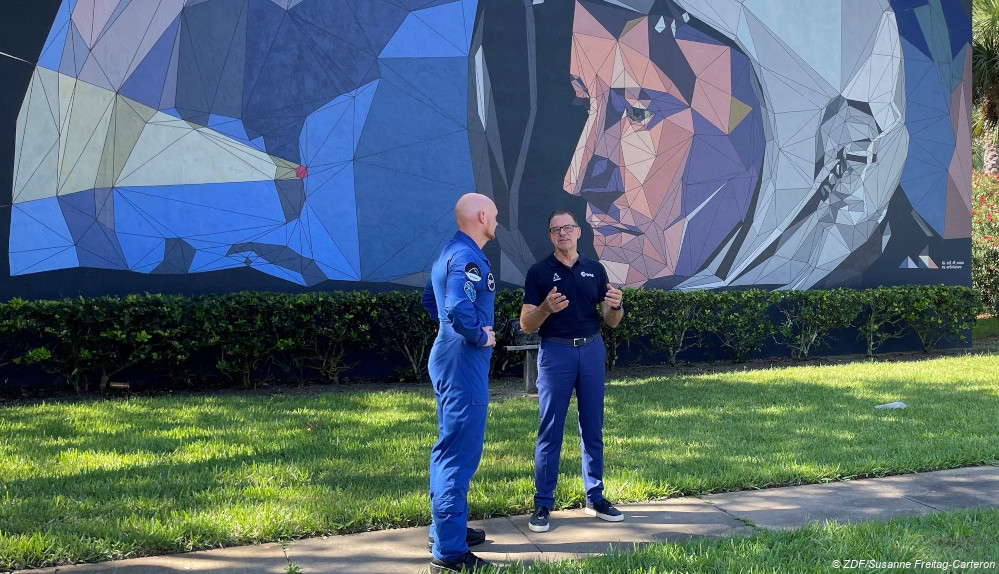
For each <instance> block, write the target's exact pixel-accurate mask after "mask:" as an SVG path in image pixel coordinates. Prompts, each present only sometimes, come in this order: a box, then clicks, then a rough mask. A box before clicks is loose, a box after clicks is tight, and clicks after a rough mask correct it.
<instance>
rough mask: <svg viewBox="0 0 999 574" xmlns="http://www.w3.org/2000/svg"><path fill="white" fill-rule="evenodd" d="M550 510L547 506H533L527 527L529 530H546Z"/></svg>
mask: <svg viewBox="0 0 999 574" xmlns="http://www.w3.org/2000/svg"><path fill="white" fill-rule="evenodd" d="M551 512H552V511H551V510H550V509H549V508H548V507H547V506H540V507H538V508H535V509H534V514H532V515H531V521H530V522H529V523H527V527H528V528H530V529H531V532H548V526H549V525H548V515H549V514H551Z"/></svg>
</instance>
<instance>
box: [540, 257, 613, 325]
mask: <svg viewBox="0 0 999 574" xmlns="http://www.w3.org/2000/svg"><path fill="white" fill-rule="evenodd" d="M552 287H558V292H559V293H562V294H563V295H565V296H566V298H568V299H569V306H568V307H566V308H565V309H562V310H561V311H559V312H558V313H552V314H551V315H549V316H548V318H547V319H545V322H544V323H542V324H541V327H540V328H539V329H538V332H539V333H540V334H541V336H542V337H563V338H566V339H574V338H576V337H589V336H591V335H595V334H597V333H599V332H600V312H599V311H598V310H597V304H598V303H600V302H601V301H603V300H604V297H605V296H606V295H607V271H606V270H605V269H604V266H603V265H601V264H600V262H599V261H597V260H595V259H587V258H586V257H583V256H582V255H580V256H579V259H577V260H576V262H575V263H574V264H573V265H572V267H566V266H565V264H563V263H562V262H561V261H559V260H558V259H556V258H555V254H554V253H552V254H551V255H549V256H548V257H545V258H544V259H542V260H541V261H538V262H537V263H535V264H534V265H532V266H531V268H530V269H529V270H528V271H527V278H526V279H525V280H524V303H527V304H528V305H534V306H535V307H538V306H540V305H541V303H542V302H544V300H545V297H547V296H548V293H549V292H551V290H552Z"/></svg>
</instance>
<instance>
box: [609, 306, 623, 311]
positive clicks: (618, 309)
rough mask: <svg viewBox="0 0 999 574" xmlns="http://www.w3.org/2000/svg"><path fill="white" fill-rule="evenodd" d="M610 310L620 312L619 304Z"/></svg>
mask: <svg viewBox="0 0 999 574" xmlns="http://www.w3.org/2000/svg"><path fill="white" fill-rule="evenodd" d="M610 310H611V311H620V310H621V305H620V304H618V306H617V307H611V308H610Z"/></svg>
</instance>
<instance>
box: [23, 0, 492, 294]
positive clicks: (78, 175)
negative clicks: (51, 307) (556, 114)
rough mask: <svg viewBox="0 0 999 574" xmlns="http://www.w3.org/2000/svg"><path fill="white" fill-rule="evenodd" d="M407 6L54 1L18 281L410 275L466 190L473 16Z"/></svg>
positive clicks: (470, 3)
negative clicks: (77, 275) (47, 275)
mask: <svg viewBox="0 0 999 574" xmlns="http://www.w3.org/2000/svg"><path fill="white" fill-rule="evenodd" d="M410 4H412V5H413V6H411V7H410V8H403V7H400V3H399V2H391V1H388V0H248V1H247V0H238V1H236V0H187V1H183V0H173V1H163V2H145V1H137V0H131V1H129V0H117V1H115V0H108V1H95V0H90V1H73V0H65V1H64V2H63V5H62V6H61V8H60V11H59V13H58V15H57V17H56V20H55V22H54V23H53V26H52V29H51V32H50V34H49V37H48V39H47V41H46V43H45V47H44V49H43V52H42V54H41V57H40V59H39V62H38V66H37V68H36V69H35V71H34V75H33V77H32V81H31V85H30V87H29V89H28V92H27V94H26V95H25V99H24V103H23V105H22V109H21V114H20V116H19V122H18V133H17V143H16V150H17V151H16V156H17V157H16V164H15V165H16V166H17V167H16V169H15V174H14V182H13V184H14V186H13V208H12V221H11V241H10V261H11V274H12V275H19V274H27V273H35V272H39V271H46V270H52V269H64V268H72V267H96V268H104V269H122V270H131V271H136V272H142V273H196V272H203V271H211V270H217V269H227V268H234V267H242V266H249V267H252V268H254V269H258V270H260V271H263V272H265V273H268V274H271V275H274V276H276V277H281V278H283V279H287V280H289V281H292V282H295V283H299V284H304V285H313V284H316V283H319V282H322V281H324V280H327V279H339V280H348V281H388V280H394V279H398V278H402V277H405V276H407V275H410V274H413V273H418V272H420V271H422V270H423V266H424V264H425V263H426V262H427V261H428V260H429V259H430V256H431V254H432V251H433V249H434V248H435V247H436V245H437V243H438V242H439V238H440V237H441V236H444V235H446V234H447V233H448V232H449V230H450V229H451V228H452V227H453V219H452V218H451V210H452V208H453V206H454V203H455V200H456V199H457V198H458V197H460V196H461V195H462V194H463V193H466V192H469V191H474V189H475V182H474V176H473V173H472V168H471V157H470V152H469V145H468V137H467V134H466V128H467V123H468V113H467V94H468V58H469V46H470V45H471V37H472V24H473V22H474V18H475V12H476V8H477V2H476V1H475V0H434V1H424V2H419V3H416V2H413V3H410ZM417 5H418V6H417ZM441 157H447V158H448V161H446V162H442V161H439V158H441Z"/></svg>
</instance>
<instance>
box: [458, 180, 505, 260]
mask: <svg viewBox="0 0 999 574" xmlns="http://www.w3.org/2000/svg"><path fill="white" fill-rule="evenodd" d="M497 213H498V212H497V210H496V204H495V203H493V200H492V199H489V197H487V196H485V195H482V194H481V193H466V194H465V195H463V196H461V197H460V198H459V199H458V203H456V204H455V205H454V220H455V222H456V223H457V224H458V229H459V230H461V231H462V232H463V233H465V234H466V235H468V236H469V237H471V238H472V240H474V241H475V242H476V243H477V244H478V245H479V247H482V246H483V245H485V244H486V242H487V241H489V240H490V239H495V238H496V214H497Z"/></svg>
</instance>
